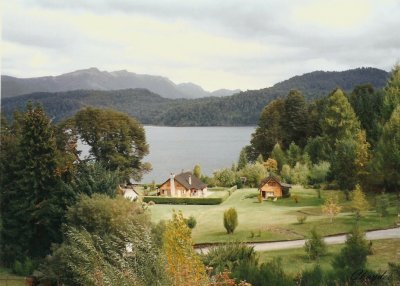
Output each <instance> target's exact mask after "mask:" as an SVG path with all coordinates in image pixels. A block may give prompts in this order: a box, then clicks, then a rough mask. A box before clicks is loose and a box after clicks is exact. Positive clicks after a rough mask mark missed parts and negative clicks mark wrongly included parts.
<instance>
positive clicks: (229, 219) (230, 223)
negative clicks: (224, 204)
mask: <svg viewBox="0 0 400 286" xmlns="http://www.w3.org/2000/svg"><path fill="white" fill-rule="evenodd" d="M237 225H238V215H237V212H236V209H235V208H230V209H228V210H226V211H225V212H224V227H225V229H226V232H227V233H228V234H231V233H233V232H234V231H235V228H236V227H237Z"/></svg>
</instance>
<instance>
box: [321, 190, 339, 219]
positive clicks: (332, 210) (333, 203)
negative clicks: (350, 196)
mask: <svg viewBox="0 0 400 286" xmlns="http://www.w3.org/2000/svg"><path fill="white" fill-rule="evenodd" d="M341 209H342V207H341V206H339V203H338V198H337V196H333V195H331V196H329V197H328V198H327V199H326V200H325V204H324V205H323V206H322V212H323V213H324V214H326V215H327V216H329V218H330V221H331V222H333V218H334V217H335V216H336V215H337V214H338V213H340V210H341Z"/></svg>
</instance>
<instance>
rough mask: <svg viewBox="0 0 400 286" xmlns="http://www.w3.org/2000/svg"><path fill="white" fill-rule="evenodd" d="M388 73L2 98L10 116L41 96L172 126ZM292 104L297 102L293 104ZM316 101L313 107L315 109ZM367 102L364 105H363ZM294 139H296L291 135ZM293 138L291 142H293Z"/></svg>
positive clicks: (214, 119)
mask: <svg viewBox="0 0 400 286" xmlns="http://www.w3.org/2000/svg"><path fill="white" fill-rule="evenodd" d="M386 78H387V73H386V72H385V71H382V70H378V69H372V68H364V69H355V70H349V71H344V72H312V73H308V74H305V75H302V76H297V77H293V78H291V79H289V80H286V81H283V82H280V83H278V84H276V85H274V86H272V87H270V88H264V89H260V90H248V91H245V92H241V93H239V94H235V95H232V96H228V97H222V98H218V97H207V98H201V99H192V100H188V99H175V100H173V99H166V98H162V97H161V96H159V95H157V94H154V93H151V92H150V91H148V90H145V89H127V90H117V91H95V90H76V91H68V92H56V93H47V92H39V93H33V94H28V95H22V96H15V97H12V98H4V99H2V112H4V114H6V115H7V116H8V117H9V118H10V117H11V114H12V112H13V111H14V110H15V109H20V110H22V109H23V108H24V106H25V104H26V102H27V101H29V100H31V101H35V102H39V103H41V104H42V105H43V107H44V109H45V111H46V112H47V113H48V114H49V116H50V117H51V118H54V120H55V121H60V120H62V119H65V118H67V117H70V116H73V115H74V114H75V113H76V112H78V111H79V110H80V109H81V108H83V107H86V106H93V107H102V108H104V107H107V108H112V109H115V110H118V111H121V112H125V113H128V114H129V115H131V116H134V117H135V118H137V119H138V120H139V121H140V122H141V123H143V124H155V125H168V126H244V125H255V124H257V120H258V118H259V114H260V112H261V111H262V110H263V108H264V106H265V105H267V104H268V103H269V102H271V101H272V100H275V99H277V98H281V97H283V96H285V95H287V93H288V92H289V91H290V90H291V89H297V90H300V91H301V92H302V94H303V95H304V97H305V99H306V100H310V99H314V98H321V97H323V96H324V95H326V94H327V93H328V92H329V91H331V90H332V89H334V88H336V87H338V86H340V87H341V88H342V89H343V90H345V91H350V90H351V89H352V88H353V87H354V86H356V85H359V84H364V83H371V84H372V85H373V86H374V87H375V88H378V89H380V88H382V87H383V86H384V85H385V81H386ZM287 108H292V106H291V105H289V106H287ZM317 108H318V106H316V107H310V110H309V111H310V112H314V111H315V109H317ZM360 108H361V107H360ZM289 140H290V139H289ZM289 143H290V142H289Z"/></svg>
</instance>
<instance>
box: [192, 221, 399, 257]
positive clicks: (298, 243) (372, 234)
mask: <svg viewBox="0 0 400 286" xmlns="http://www.w3.org/2000/svg"><path fill="white" fill-rule="evenodd" d="M365 236H366V239H367V240H377V239H388V238H398V239H399V244H400V227H397V228H391V229H383V230H373V231H368V232H366V235H365ZM324 240H325V242H326V243H327V244H341V243H344V242H345V241H346V235H345V234H343V235H334V236H328V237H325V238H324ZM304 243H305V239H300V240H290V241H276V242H255V243H248V245H250V246H254V250H256V251H267V250H278V249H289V248H301V247H303V246H304ZM208 249H209V247H202V248H197V251H201V252H203V253H207V251H208Z"/></svg>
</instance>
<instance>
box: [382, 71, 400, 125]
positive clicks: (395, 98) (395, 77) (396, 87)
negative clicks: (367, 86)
mask: <svg viewBox="0 0 400 286" xmlns="http://www.w3.org/2000/svg"><path fill="white" fill-rule="evenodd" d="M399 105H400V64H397V65H396V66H395V67H394V68H393V69H392V72H391V76H390V79H389V81H388V83H387V86H386V87H385V89H384V98H383V117H384V120H385V121H387V120H389V118H390V117H391V115H392V113H393V111H394V110H395V109H396V107H397V106H399Z"/></svg>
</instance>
